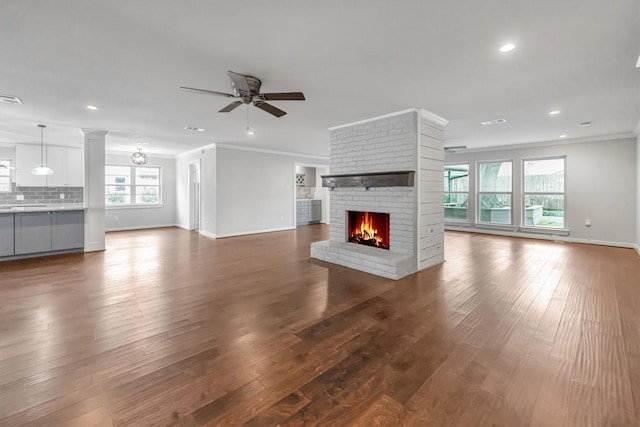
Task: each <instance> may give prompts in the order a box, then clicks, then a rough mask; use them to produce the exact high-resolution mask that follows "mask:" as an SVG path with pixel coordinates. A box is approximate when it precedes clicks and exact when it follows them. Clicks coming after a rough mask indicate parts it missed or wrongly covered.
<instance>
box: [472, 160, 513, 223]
mask: <svg viewBox="0 0 640 427" xmlns="http://www.w3.org/2000/svg"><path fill="white" fill-rule="evenodd" d="M487 163H511V182H510V184H511V191H510V192H507V191H482V178H481V165H482V164H487ZM513 163H514V162H513V159H497V160H478V161H476V164H475V167H476V188H475V190H476V197H475V200H476V212H475V214H476V224H477V225H478V226H479V227H509V228H512V227H513V226H514V220H513V202H514V197H513V196H514V193H513ZM483 195H509V196H510V198H511V205H510V208H509V223H503V222H488V221H482V219H481V218H482V215H481V210H482V202H481V197H482V196H483Z"/></svg>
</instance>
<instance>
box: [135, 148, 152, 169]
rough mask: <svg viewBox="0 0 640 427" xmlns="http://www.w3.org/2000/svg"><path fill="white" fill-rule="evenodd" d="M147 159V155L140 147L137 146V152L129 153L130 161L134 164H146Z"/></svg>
mask: <svg viewBox="0 0 640 427" xmlns="http://www.w3.org/2000/svg"><path fill="white" fill-rule="evenodd" d="M147 160H149V159H148V158H147V155H146V154H144V153H143V152H142V148H138V152H137V153H133V154H132V155H131V161H132V162H133V164H134V165H138V166H141V165H146V164H147Z"/></svg>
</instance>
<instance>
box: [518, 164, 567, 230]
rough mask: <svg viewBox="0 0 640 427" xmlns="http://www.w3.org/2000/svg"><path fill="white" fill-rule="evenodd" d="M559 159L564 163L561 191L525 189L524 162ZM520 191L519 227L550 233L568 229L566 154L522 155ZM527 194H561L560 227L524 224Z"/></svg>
mask: <svg viewBox="0 0 640 427" xmlns="http://www.w3.org/2000/svg"><path fill="white" fill-rule="evenodd" d="M559 159H561V160H562V161H563V163H564V167H563V174H564V179H563V190H564V191H563V192H562V193H560V192H544V193H541V192H531V191H526V170H525V165H526V162H531V161H540V160H559ZM521 169H522V177H521V179H522V192H521V198H522V202H521V210H522V214H521V218H520V223H521V225H520V228H523V229H528V230H536V231H540V232H545V231H546V232H550V233H552V234H558V232H563V231H568V229H569V228H568V227H567V156H566V155H559V156H545V157H523V158H522V167H521ZM528 195H538V196H562V197H563V206H564V210H563V217H562V222H563V226H562V227H550V226H544V225H535V224H532V225H526V204H527V196H528Z"/></svg>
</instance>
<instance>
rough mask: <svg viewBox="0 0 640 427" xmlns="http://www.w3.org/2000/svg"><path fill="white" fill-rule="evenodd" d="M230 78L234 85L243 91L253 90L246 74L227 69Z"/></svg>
mask: <svg viewBox="0 0 640 427" xmlns="http://www.w3.org/2000/svg"><path fill="white" fill-rule="evenodd" d="M227 74H228V75H229V78H230V79H231V81H232V82H233V87H235V88H236V89H238V90H239V91H242V92H251V88H250V87H249V82H248V81H247V77H246V76H245V75H244V74H238V73H234V72H233V71H227Z"/></svg>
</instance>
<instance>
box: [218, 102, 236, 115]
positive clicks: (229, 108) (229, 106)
mask: <svg viewBox="0 0 640 427" xmlns="http://www.w3.org/2000/svg"><path fill="white" fill-rule="evenodd" d="M241 105H242V101H235V102H232V103H231V104H229V105H227V106H226V107H224V108H223V109H222V110H220V111H218V113H228V112H229V111H233V110H235V109H236V108H238V107H239V106H241Z"/></svg>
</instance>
